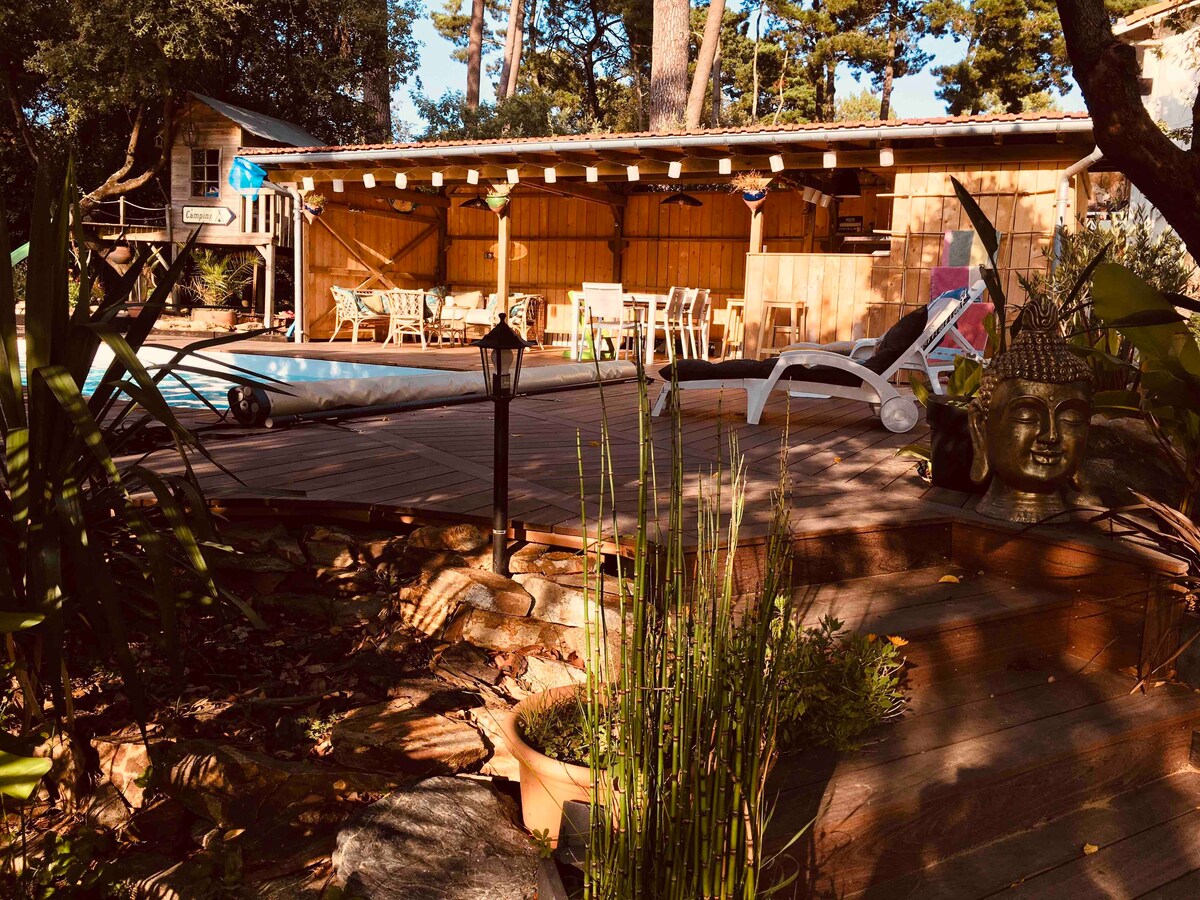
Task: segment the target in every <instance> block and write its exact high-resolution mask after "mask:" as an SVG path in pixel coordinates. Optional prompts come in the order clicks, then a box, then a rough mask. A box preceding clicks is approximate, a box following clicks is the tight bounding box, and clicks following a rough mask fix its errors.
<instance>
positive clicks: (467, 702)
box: [388, 678, 479, 712]
mask: <svg viewBox="0 0 1200 900" xmlns="http://www.w3.org/2000/svg"><path fill="white" fill-rule="evenodd" d="M388 699H389V700H391V701H392V702H393V703H407V704H408V705H409V707H410V708H416V707H418V706H420V707H422V708H424V709H430V710H433V711H434V712H455V711H457V710H462V709H470V708H471V707H473V706H475V705H476V704H477V703H479V695H478V694H476V693H473V692H472V691H467V690H463V689H462V688H458V687H454V686H453V685H449V684H446V683H445V682H442V681H438V680H437V679H436V678H410V679H406V680H404V681H401V682H399V683H398V684H395V685H392V687H390V688H388Z"/></svg>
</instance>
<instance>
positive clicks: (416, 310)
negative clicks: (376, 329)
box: [383, 290, 427, 350]
mask: <svg viewBox="0 0 1200 900" xmlns="http://www.w3.org/2000/svg"><path fill="white" fill-rule="evenodd" d="M384 297H385V301H386V303H387V309H388V333H387V337H386V338H384V340H383V343H384V345H385V346H386V345H387V343H388V341H393V340H394V341H395V342H396V346H397V347H399V346H400V345H401V344H403V343H404V336H405V335H406V334H411V335H415V336H416V337H417V338H418V339H419V340H420V341H421V349H422V350H424V349H425V347H426V343H425V332H426V329H427V325H426V318H425V292H424V291H409V290H392V291H388V292H387V293H386V294H385V295H384Z"/></svg>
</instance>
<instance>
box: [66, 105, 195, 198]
mask: <svg viewBox="0 0 1200 900" xmlns="http://www.w3.org/2000/svg"><path fill="white" fill-rule="evenodd" d="M145 119H146V110H145V108H144V107H139V108H138V111H137V115H136V116H135V117H134V120H133V126H132V127H131V128H130V130H129V141H128V143H127V144H126V146H125V160H124V162H122V163H121V165H120V166H119V167H118V168H117V170H116V171H115V172H113V173H112V174H111V175H109V176H108V177H107V178H106V179H104V182H103V183H102V184H100V186H99V187H97V188H95V189H94V190H92V191H89V192H88V193H86V194H84V195H83V197H82V198H81V199H80V201H79V207H80V209H81V210H82V211H83V212H84V213H85V214H86V213H89V212H91V211H92V210H93V209H95V208H96V207H97V206H98V205H99V204H100V201H102V200H106V199H108V198H109V197H119V196H121V195H123V194H128V193H131V192H132V191H136V190H137V189H138V188H140V187H141V186H142V185H144V184H146V182H148V181H149V180H150V179H151V178H153V177H154V176H155V175H157V174H158V173H159V172H161V171H162V170H163V168H165V167H166V165H167V162H168V160H170V158H171V141H172V139H173V138H174V135H175V100H174V98H173V97H168V98H167V99H166V100H165V101H163V110H162V129H161V130H160V132H159V140H158V146H159V152H158V158H157V159H156V160H155V161H154V163H153V164H152V165H150V166H149V167H147V168H146V169H144V170H143V171H142V172H141V173H140V174H138V175H135V176H133V177H132V178H129V177H127V176H128V175H129V173H130V172H131V171H133V166H134V163H135V162H136V161H137V149H138V144H139V143H140V141H141V136H142V126H143V124H144V123H145Z"/></svg>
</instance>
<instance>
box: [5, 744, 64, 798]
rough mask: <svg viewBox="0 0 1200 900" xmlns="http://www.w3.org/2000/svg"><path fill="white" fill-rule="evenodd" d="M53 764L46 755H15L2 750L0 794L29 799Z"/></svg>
mask: <svg viewBox="0 0 1200 900" xmlns="http://www.w3.org/2000/svg"><path fill="white" fill-rule="evenodd" d="M53 764H54V763H53V761H52V760H50V759H48V758H46V757H44V756H14V755H13V754H11V753H7V752H5V751H4V750H0V794H3V795H4V796H6V797H12V798H13V799H14V800H28V799H29V797H30V795H32V794H33V792H34V791H35V790H37V786H38V782H39V781H41V780H42V776H44V775H45V774H46V773H47V772H49V771H50V768H51V766H52V765H53Z"/></svg>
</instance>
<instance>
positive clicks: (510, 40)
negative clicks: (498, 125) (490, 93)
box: [496, 0, 525, 101]
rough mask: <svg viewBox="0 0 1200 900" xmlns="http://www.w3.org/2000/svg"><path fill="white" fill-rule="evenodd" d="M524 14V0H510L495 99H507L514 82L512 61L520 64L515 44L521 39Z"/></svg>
mask: <svg viewBox="0 0 1200 900" xmlns="http://www.w3.org/2000/svg"><path fill="white" fill-rule="evenodd" d="M524 16H525V0H512V2H511V3H510V4H509V7H508V28H507V30H506V31H505V33H504V62H503V64H502V65H501V67H500V82H499V84H497V85H496V99H497V100H498V101H502V100H507V99H508V96H509V94H508V86H509V84H514V85H515V83H516V78H515V75H516V73H515V71H514V66H513V63H514V61H516V62H517V64H518V65H519V64H520V57H519V56H518V55H517V54H518V51H517V49H516V48H517V45H518V44H519V43H520V41H521V21H522V19H523V18H524Z"/></svg>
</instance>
